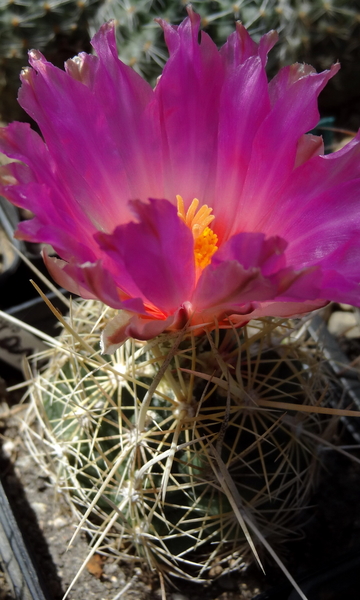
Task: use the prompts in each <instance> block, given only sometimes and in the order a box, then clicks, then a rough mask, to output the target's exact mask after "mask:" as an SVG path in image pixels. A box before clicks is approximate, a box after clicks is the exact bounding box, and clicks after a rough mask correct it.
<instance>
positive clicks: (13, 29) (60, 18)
mask: <svg viewBox="0 0 360 600" xmlns="http://www.w3.org/2000/svg"><path fill="white" fill-rule="evenodd" d="M96 4H99V0H77V1H76V0H49V1H48V2H45V1H41V0H8V1H4V2H1V4H0V56H1V57H6V58H24V57H26V54H27V50H29V49H31V48H37V49H40V50H43V49H44V48H45V47H46V46H47V45H48V44H49V42H50V41H52V40H53V39H54V38H55V37H56V36H57V35H59V34H66V35H69V34H72V33H73V32H74V31H75V30H76V29H77V28H79V27H82V26H83V24H84V20H85V19H86V17H87V16H88V15H89V14H90V13H91V11H92V10H95V6H96Z"/></svg>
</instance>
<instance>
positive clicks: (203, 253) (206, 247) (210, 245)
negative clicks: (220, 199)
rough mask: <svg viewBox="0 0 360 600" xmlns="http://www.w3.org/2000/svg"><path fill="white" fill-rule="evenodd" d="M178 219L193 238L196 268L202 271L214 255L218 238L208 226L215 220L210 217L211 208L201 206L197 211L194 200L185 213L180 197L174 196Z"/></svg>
mask: <svg viewBox="0 0 360 600" xmlns="http://www.w3.org/2000/svg"><path fill="white" fill-rule="evenodd" d="M176 200H177V209H178V213H177V214H178V217H179V218H180V219H181V220H182V221H183V222H184V223H185V225H187V227H189V229H191V231H192V234H193V237H194V256H195V264H196V267H199V268H200V269H204V268H205V267H207V265H209V264H210V263H211V258H212V256H213V254H215V252H216V250H217V249H218V247H217V245H216V244H217V241H218V237H217V235H216V233H214V232H213V231H212V229H210V227H209V225H210V223H212V221H213V220H214V219H215V217H214V215H212V214H211V213H212V208H209V207H208V206H207V204H203V206H201V207H200V209H199V210H197V209H198V206H199V204H200V203H199V200H198V199H197V198H194V200H193V201H192V203H191V204H190V206H189V208H188V210H187V212H186V213H185V206H184V201H183V199H182V197H181V196H176Z"/></svg>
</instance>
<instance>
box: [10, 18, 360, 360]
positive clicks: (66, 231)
mask: <svg viewBox="0 0 360 600" xmlns="http://www.w3.org/2000/svg"><path fill="white" fill-rule="evenodd" d="M188 13H189V16H188V17H187V18H186V19H185V20H184V21H183V22H182V23H181V24H180V25H179V26H177V27H176V26H172V25H170V24H168V23H166V22H164V21H161V20H160V21H159V23H160V25H161V26H162V28H163V30H164V34H165V40H166V43H167V45H168V48H169V53H170V58H169V60H168V62H167V64H166V65H165V67H164V70H163V73H162V76H161V77H160V78H159V81H158V83H157V85H156V87H155V89H152V87H151V86H150V85H149V84H148V83H147V82H146V81H144V80H143V79H142V78H141V77H140V76H139V75H138V74H137V73H135V72H134V71H133V70H132V69H131V68H130V67H128V66H126V65H124V64H123V63H122V62H121V61H120V60H119V59H118V56H117V49H116V44H115V35H114V28H113V25H112V24H111V23H108V24H105V25H104V26H103V27H102V28H101V29H100V31H99V32H98V33H97V34H96V35H95V37H94V38H93V40H92V45H93V47H94V49H95V52H96V55H88V54H86V53H80V54H79V55H78V56H76V57H75V58H73V59H71V60H68V61H67V62H66V64H65V71H63V70H61V69H58V68H56V67H55V66H54V65H52V64H51V63H49V62H47V61H46V60H45V58H44V57H43V56H42V55H41V53H40V52H38V51H36V50H32V51H30V53H29V63H30V67H27V68H25V69H24V70H23V71H22V74H21V80H22V86H21V89H20V92H19V102H20V104H21V106H22V107H23V108H24V109H25V110H26V112H27V113H28V114H29V115H30V116H31V117H32V118H33V119H34V120H35V121H36V122H37V124H38V126H39V129H40V131H41V135H39V134H38V133H36V132H35V131H33V130H32V129H31V128H30V126H29V125H28V124H24V123H12V124H10V125H9V126H8V127H6V128H4V129H2V130H1V133H0V150H1V151H2V152H4V153H5V154H6V155H8V156H9V157H11V158H14V159H16V162H13V163H11V164H9V165H6V166H5V167H2V169H1V187H0V191H1V193H2V194H3V195H4V196H5V197H7V198H8V199H9V200H10V201H11V202H13V203H14V204H16V205H18V206H21V207H24V208H26V209H29V210H30V211H32V213H33V214H34V218H33V219H31V220H29V221H25V222H23V223H21V224H20V226H19V229H18V233H17V236H18V237H20V238H22V239H25V240H31V241H34V242H44V243H46V244H50V245H51V246H52V248H53V249H54V251H55V252H56V254H57V257H54V256H50V255H48V254H46V253H45V255H44V258H45V261H46V264H47V267H48V269H49V271H50V273H51V274H52V276H53V277H54V279H55V280H56V281H57V282H58V283H59V284H61V285H62V286H64V287H65V288H67V289H68V290H70V291H71V292H72V293H75V294H78V295H80V296H82V297H84V298H98V299H100V300H102V301H103V302H104V303H105V304H107V305H109V306H110V307H113V308H114V309H119V313H117V316H115V318H114V319H113V321H112V322H110V324H109V325H108V326H107V328H106V330H105V334H104V337H103V347H104V350H105V351H108V352H111V351H113V350H114V349H115V348H116V347H117V346H119V345H120V344H121V343H122V342H123V340H124V339H126V338H127V337H129V336H132V337H135V338H138V339H149V338H151V337H153V336H155V335H158V334H160V333H161V332H164V331H174V330H176V329H179V328H182V327H184V325H185V324H188V325H189V327H192V328H193V329H194V330H195V331H200V330H202V329H203V328H204V327H209V328H211V327H214V326H219V327H233V326H239V325H241V324H244V323H245V322H247V321H249V320H250V319H251V318H254V317H260V316H265V315H271V316H290V315H297V314H300V313H304V312H308V311H310V310H313V309H315V308H318V307H321V306H323V305H324V304H326V302H328V301H330V300H335V301H339V302H346V303H350V304H355V305H360V294H359V281H360V237H359V236H360V231H359V229H360V179H359V178H360V143H359V142H360V137H359V136H357V137H355V138H354V140H353V141H352V142H350V143H349V144H348V145H347V146H345V147H344V148H343V149H342V150H340V151H338V152H336V153H334V154H331V155H327V156H324V155H323V145H322V140H321V138H318V137H316V136H314V135H309V134H306V132H307V131H309V130H311V129H312V128H313V127H314V126H315V125H316V124H317V122H318V119H319V113H318V108H317V96H318V94H319V93H320V91H321V90H322V89H323V87H324V86H325V84H326V83H327V81H328V80H329V79H330V78H331V77H332V76H333V75H334V74H335V73H336V72H337V70H338V68H339V66H338V65H334V66H333V67H332V68H331V69H330V70H329V71H324V72H323V73H316V72H315V71H314V69H313V68H312V67H310V66H308V65H303V64H295V65H293V66H289V67H285V68H283V69H281V70H280V72H279V73H278V75H277V76H275V77H274V79H273V80H272V81H270V83H268V80H267V77H266V73H265V64H266V57H267V53H268V52H269V50H270V49H271V48H272V46H273V45H274V43H275V42H276V39H277V36H276V33H275V32H270V33H269V34H267V35H265V36H263V37H262V38H261V40H260V43H259V44H256V43H255V42H254V41H253V40H252V39H251V38H250V36H249V34H248V33H247V31H246V30H245V29H244V27H243V26H242V25H240V24H237V26H236V31H235V32H234V33H233V34H231V35H230V37H229V38H228V40H227V42H226V44H225V45H224V46H223V47H222V48H221V49H220V50H218V49H217V47H216V45H215V44H214V43H213V42H212V40H211V39H210V37H209V36H208V35H207V34H206V33H204V32H201V34H199V27H200V17H199V15H197V14H196V13H194V12H193V11H192V10H191V9H189V11H188Z"/></svg>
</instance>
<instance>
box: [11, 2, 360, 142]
mask: <svg viewBox="0 0 360 600" xmlns="http://www.w3.org/2000/svg"><path fill="white" fill-rule="evenodd" d="M186 4H187V2H186V1H185V0H48V1H44V0H0V120H1V121H2V122H3V123H7V122H10V121H12V120H23V121H24V120H29V117H27V115H25V113H23V111H22V110H21V108H20V107H19V106H18V104H17V103H16V101H15V99H16V96H17V89H18V87H19V73H20V70H21V68H22V67H23V66H25V65H26V64H27V51H28V50H29V49H31V48H36V49H38V50H41V51H42V52H43V53H44V54H45V56H46V58H47V59H48V60H50V61H51V62H53V63H54V64H56V65H57V66H59V67H62V66H63V63H64V61H65V60H67V59H68V58H71V57H73V56H74V55H75V54H77V53H78V52H81V51H86V52H90V51H91V46H90V38H91V36H92V35H93V34H94V33H95V32H96V30H97V29H98V28H99V27H100V25H101V24H102V23H104V22H105V21H108V20H110V19H115V22H116V31H117V40H118V49H119V56H120V58H121V60H123V61H124V62H125V63H127V64H129V65H131V66H132V67H133V68H134V69H135V70H136V71H138V72H139V73H141V75H143V77H145V78H146V79H147V80H148V81H150V82H151V83H154V82H155V80H156V77H157V76H158V75H159V74H160V72H161V69H162V67H163V65H164V63H165V61H166V58H167V50H166V47H165V44H164V41H163V35H162V30H161V28H160V27H159V26H158V25H157V24H156V23H155V22H154V18H156V17H159V16H160V17H162V18H164V19H166V20H168V21H169V22H171V23H173V24H177V23H180V22H181V21H182V20H183V19H184V17H185V16H186V8H185V7H186ZM192 5H193V7H194V9H195V10H196V11H197V12H199V13H200V15H201V17H202V26H203V29H204V30H205V31H207V32H208V33H209V34H210V35H211V37H212V38H213V40H214V41H215V42H216V44H218V45H219V46H220V45H222V44H223V43H224V42H225V41H226V38H227V36H228V35H229V34H230V33H231V32H232V31H233V30H234V24H235V21H236V20H240V21H242V23H243V24H244V25H245V26H246V27H247V28H248V30H249V32H250V33H251V34H252V35H253V37H254V38H255V39H256V40H258V39H259V38H260V36H261V35H262V34H264V33H265V32H267V31H269V30H270V29H276V30H277V31H278V32H279V35H280V41H279V43H278V44H277V46H276V48H275V49H274V50H273V51H272V52H271V54H270V61H269V75H270V76H271V75H272V74H274V73H275V72H276V70H278V68H279V67H281V66H283V65H286V64H291V63H293V62H297V61H298V62H307V63H310V64H312V65H313V66H315V67H316V69H317V70H323V69H324V68H328V67H329V66H330V65H331V64H332V63H334V62H336V61H340V63H341V67H342V68H341V71H340V73H339V74H338V75H337V76H336V77H335V78H334V79H332V80H331V82H330V84H329V85H328V86H327V87H326V90H325V91H324V92H323V93H322V96H321V99H320V110H321V114H322V116H331V117H333V118H334V126H335V127H338V128H342V129H345V130H346V131H347V130H348V131H356V130H357V129H358V128H359V126H360V85H359V81H360V6H359V1H358V0H309V1H307V0H238V1H236V0H235V1H234V0H213V1H208V0H193V2H192Z"/></svg>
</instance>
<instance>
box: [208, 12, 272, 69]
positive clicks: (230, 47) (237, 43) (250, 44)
mask: <svg viewBox="0 0 360 600" xmlns="http://www.w3.org/2000/svg"><path fill="white" fill-rule="evenodd" d="M278 37H279V36H278V34H277V33H276V31H270V32H269V33H267V34H265V35H264V36H262V38H261V40H260V43H259V44H256V42H254V40H253V39H252V38H251V37H250V35H249V34H248V32H247V31H246V29H245V27H244V26H243V25H242V23H240V22H237V23H236V31H234V33H231V34H230V35H229V37H228V39H227V42H226V43H225V44H224V46H222V48H221V50H220V54H221V56H222V57H223V58H224V60H225V62H226V64H227V66H228V67H230V68H234V67H237V66H239V65H241V64H243V63H244V62H245V61H246V60H247V59H248V58H250V57H252V56H259V57H260V59H261V62H262V64H263V65H265V63H266V60H267V55H268V53H269V51H270V50H271V48H272V47H273V46H274V45H275V44H276V42H277V40H278Z"/></svg>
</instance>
